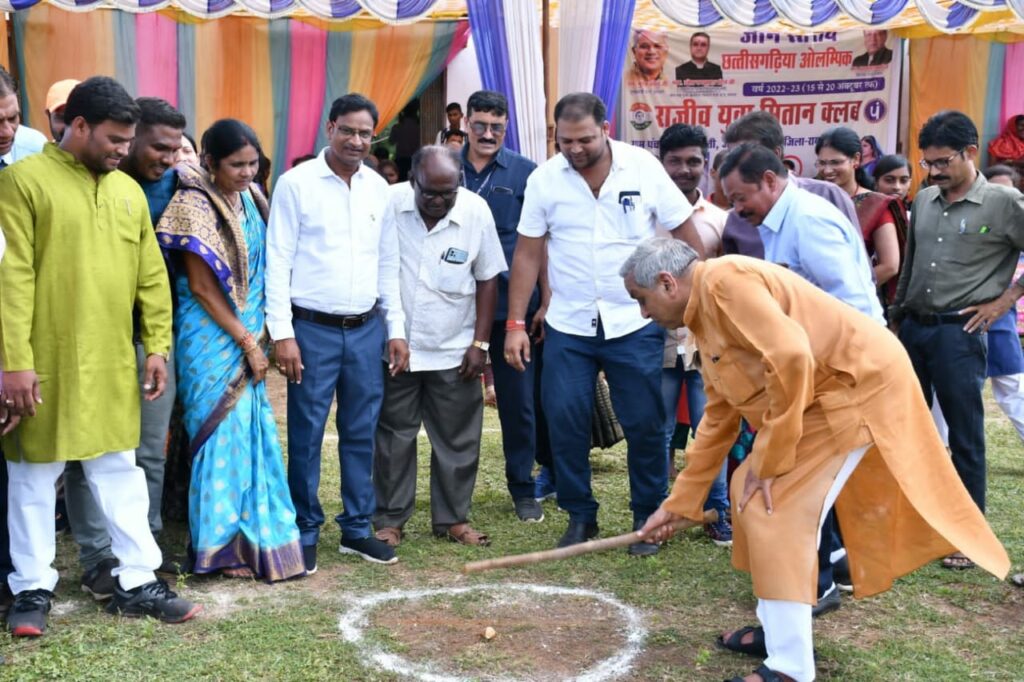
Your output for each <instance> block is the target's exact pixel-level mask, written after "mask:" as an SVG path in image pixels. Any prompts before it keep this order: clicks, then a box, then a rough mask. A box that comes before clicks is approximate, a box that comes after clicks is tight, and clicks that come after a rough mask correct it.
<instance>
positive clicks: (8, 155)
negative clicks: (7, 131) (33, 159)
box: [0, 144, 14, 166]
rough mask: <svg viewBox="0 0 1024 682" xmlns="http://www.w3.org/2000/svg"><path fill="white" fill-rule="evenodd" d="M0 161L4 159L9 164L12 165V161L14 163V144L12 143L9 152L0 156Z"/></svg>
mask: <svg viewBox="0 0 1024 682" xmlns="http://www.w3.org/2000/svg"><path fill="white" fill-rule="evenodd" d="M0 161H3V162H4V163H6V164H7V165H8V166H10V165H11V164H12V163H14V145H13V144H12V145H11V148H10V150H8V152H7V153H6V154H4V155H2V156H0Z"/></svg>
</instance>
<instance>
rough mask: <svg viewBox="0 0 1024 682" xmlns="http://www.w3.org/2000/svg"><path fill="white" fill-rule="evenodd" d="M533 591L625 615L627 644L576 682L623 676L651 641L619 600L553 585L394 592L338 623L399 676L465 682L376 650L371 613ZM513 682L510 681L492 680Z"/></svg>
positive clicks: (358, 604) (362, 604) (369, 599)
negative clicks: (369, 638) (402, 604)
mask: <svg viewBox="0 0 1024 682" xmlns="http://www.w3.org/2000/svg"><path fill="white" fill-rule="evenodd" d="M510 590H511V591H517V592H532V593H534V594H542V595H549V596H550V595H557V596H572V597H587V598H590V599H595V600H597V601H600V602H603V603H605V604H607V605H608V606H611V607H613V608H615V609H617V610H618V611H619V613H620V614H622V618H623V620H624V621H625V628H624V629H625V635H626V645H625V646H624V647H623V648H622V649H620V650H618V651H617V652H615V653H614V654H613V655H612V656H610V657H608V658H606V659H604V660H603V661H601V662H599V663H598V664H596V665H594V666H593V667H591V668H590V669H588V670H585V671H583V673H581V674H580V675H578V676H577V677H574V678H571V680H573V681H574V682H604V681H605V680H614V679H616V678H618V677H621V676H622V675H624V674H625V673H627V672H629V670H630V669H631V668H632V667H633V662H634V660H635V659H636V657H637V656H639V655H640V651H641V650H642V648H643V643H644V640H645V639H646V638H647V628H645V627H644V624H643V619H642V618H641V617H640V612H639V611H637V610H636V609H635V608H633V607H632V606H629V605H627V604H625V603H623V602H621V601H619V600H618V599H616V598H615V597H612V596H610V595H607V594H604V593H602V592H595V591H593V590H584V589H579V588H570V587H554V586H550V585H521V584H505V585H500V584H485V585H473V586H468V587H443V588H438V589H424V590H392V591H390V592H381V593H378V594H372V595H369V596H366V597H363V598H361V599H357V600H354V602H353V607H352V609H351V610H349V611H348V613H345V614H344V615H342V616H341V619H340V620H339V621H338V630H339V631H340V632H341V636H342V638H343V639H344V640H345V641H346V642H349V643H351V644H354V645H355V646H356V647H358V648H359V649H360V650H361V651H362V652H363V653H364V654H365V655H367V656H369V657H370V658H372V659H373V661H374V662H375V663H377V665H379V666H380V667H381V668H383V669H385V670H387V671H389V672H393V673H395V674H397V675H403V676H406V677H412V678H415V679H418V680H423V682H465V681H466V680H467V679H468V678H464V677H458V676H455V675H450V674H447V673H443V672H438V671H437V670H435V669H434V667H433V666H430V665H426V664H422V663H414V662H412V661H409V660H406V659H405V658H403V657H401V656H399V655H397V654H393V653H390V652H387V651H383V650H381V649H379V648H376V647H373V646H372V645H370V644H368V643H366V641H365V640H364V639H363V630H364V628H365V627H366V626H367V625H368V624H369V613H370V611H372V610H373V609H374V608H375V607H377V606H378V605H380V604H384V603H387V602H391V601H401V600H406V601H409V600H416V599H423V598H424V597H433V596H436V595H459V594H465V593H467V592H485V591H494V592H497V593H498V594H499V595H501V594H505V593H507V592H508V591H510ZM492 679H499V680H506V681H508V682H511V679H510V678H504V677H501V678H492Z"/></svg>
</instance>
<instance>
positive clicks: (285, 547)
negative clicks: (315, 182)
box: [156, 119, 305, 581]
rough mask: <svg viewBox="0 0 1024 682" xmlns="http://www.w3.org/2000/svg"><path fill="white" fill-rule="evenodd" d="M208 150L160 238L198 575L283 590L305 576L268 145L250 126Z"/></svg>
mask: <svg viewBox="0 0 1024 682" xmlns="http://www.w3.org/2000/svg"><path fill="white" fill-rule="evenodd" d="M201 148H202V152H203V155H202V157H201V158H202V159H203V161H204V164H205V167H206V168H207V169H208V171H207V170H203V169H200V168H197V167H195V166H192V165H187V164H182V165H180V166H179V167H178V191H177V192H176V193H175V195H174V198H173V199H172V200H171V203H170V204H169V205H168V207H167V210H166V211H165V212H164V214H163V216H162V217H161V219H160V222H159V223H158V225H157V228H156V229H157V239H158V240H159V242H160V245H161V246H162V247H163V248H164V249H165V252H166V253H168V254H169V255H170V256H171V261H172V273H173V275H172V276H173V280H174V286H173V288H174V293H175V296H176V297H177V305H176V308H175V315H174V332H175V361H176V362H177V363H178V365H177V378H178V382H179V383H178V397H179V400H180V401H181V403H182V405H183V406H184V418H185V430H186V432H187V434H188V438H189V450H190V452H191V455H192V474H191V481H190V486H189V531H190V541H191V550H192V552H191V553H192V556H193V560H194V566H193V569H192V571H193V572H194V573H197V574H202V573H215V572H220V573H222V574H224V575H226V576H229V577H235V578H250V577H257V578H261V579H264V580H268V581H274V580H284V579H286V578H291V577H294V576H298V575H302V574H304V573H305V568H304V565H303V561H302V550H301V548H300V546H299V532H298V528H297V526H296V525H295V508H294V506H293V505H292V501H291V497H290V494H289V492H288V485H287V479H286V476H285V470H284V464H283V461H282V454H281V445H280V442H279V441H278V437H277V426H276V425H275V423H274V415H273V412H272V411H271V406H270V400H269V399H268V397H267V392H266V384H265V383H263V378H264V376H265V375H266V372H267V367H268V365H269V363H268V360H267V356H266V353H265V351H264V347H265V344H266V342H267V334H266V331H265V325H264V315H265V306H266V299H265V295H264V274H265V271H266V238H265V237H266V217H267V201H266V199H264V198H263V195H262V194H261V193H260V192H259V190H258V189H257V188H256V186H255V185H253V184H252V181H253V178H254V177H255V175H256V172H257V170H258V168H259V159H260V156H261V151H260V144H259V141H258V139H257V138H256V134H255V133H254V132H253V131H252V129H250V128H249V127H248V126H247V125H245V124H244V123H242V122H240V121H236V120H234V119H224V120H220V121H217V122H216V123H214V124H213V125H212V126H211V127H210V129H209V130H207V131H206V133H205V134H204V135H203V138H202V142H201Z"/></svg>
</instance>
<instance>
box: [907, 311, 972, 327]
mask: <svg viewBox="0 0 1024 682" xmlns="http://www.w3.org/2000/svg"><path fill="white" fill-rule="evenodd" d="M907 317H909V318H910V319H912V320H913V321H914V322H917V323H918V324H921V325H924V326H926V327H934V326H936V325H940V324H959V325H965V324H967V321H968V320H970V319H971V316H970V315H961V314H959V313H918V312H914V311H913V310H908V311H907Z"/></svg>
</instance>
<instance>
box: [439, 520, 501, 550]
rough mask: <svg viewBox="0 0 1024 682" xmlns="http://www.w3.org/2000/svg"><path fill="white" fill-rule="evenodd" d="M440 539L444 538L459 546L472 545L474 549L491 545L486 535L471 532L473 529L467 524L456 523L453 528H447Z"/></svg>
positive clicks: (474, 531)
mask: <svg viewBox="0 0 1024 682" xmlns="http://www.w3.org/2000/svg"><path fill="white" fill-rule="evenodd" d="M440 537H446V538H448V539H449V540H451V541H452V542H458V543H459V544H461V545H473V546H475V547H488V546H490V544H491V539H490V538H489V537H487V534H486V533H481V532H480V531H478V530H473V527H472V526H470V525H469V524H468V523H456V524H455V525H454V526H449V527H448V529H447V530H445V531H444V532H443V533H442V534H440Z"/></svg>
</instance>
